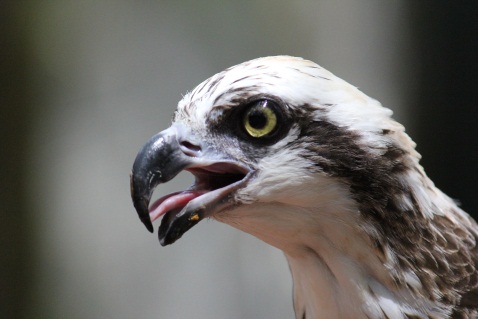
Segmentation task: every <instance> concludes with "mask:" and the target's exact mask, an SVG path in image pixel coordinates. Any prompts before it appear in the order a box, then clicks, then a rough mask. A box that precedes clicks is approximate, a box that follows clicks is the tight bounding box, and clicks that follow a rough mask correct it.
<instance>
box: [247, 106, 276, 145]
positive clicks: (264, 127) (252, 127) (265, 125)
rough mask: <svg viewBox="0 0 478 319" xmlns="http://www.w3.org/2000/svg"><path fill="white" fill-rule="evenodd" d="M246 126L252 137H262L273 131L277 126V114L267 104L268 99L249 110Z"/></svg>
mask: <svg viewBox="0 0 478 319" xmlns="http://www.w3.org/2000/svg"><path fill="white" fill-rule="evenodd" d="M243 124H244V128H245V129H246V131H247V133H248V134H249V135H250V136H252V137H262V136H265V135H267V134H269V133H271V132H272V131H273V130H274V129H275V128H276V126H277V116H276V114H275V113H274V111H273V110H272V109H271V108H270V107H268V106H267V101H262V102H261V103H258V104H255V105H254V106H252V107H251V108H250V109H249V110H247V112H246V114H245V116H244V120H243Z"/></svg>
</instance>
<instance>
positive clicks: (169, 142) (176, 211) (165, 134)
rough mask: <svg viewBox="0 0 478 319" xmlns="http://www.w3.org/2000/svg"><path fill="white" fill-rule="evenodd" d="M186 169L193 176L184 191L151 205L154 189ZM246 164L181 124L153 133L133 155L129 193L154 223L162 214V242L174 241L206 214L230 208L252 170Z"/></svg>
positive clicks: (143, 216)
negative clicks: (136, 153) (134, 156)
mask: <svg viewBox="0 0 478 319" xmlns="http://www.w3.org/2000/svg"><path fill="white" fill-rule="evenodd" d="M183 170H187V171H189V172H191V173H192V174H193V175H194V176H195V182H194V184H193V185H192V186H191V187H190V188H189V189H187V190H185V191H180V192H175V193H172V194H169V195H166V196H163V197H161V198H160V199H158V200H157V201H156V202H155V203H153V204H152V205H151V206H150V200H151V196H152V194H153V191H154V189H155V188H156V186H158V185H159V184H161V183H166V182H168V181H170V180H171V179H173V178H174V177H175V176H176V175H178V174H179V173H180V172H181V171H183ZM252 172H253V171H252V170H251V169H250V168H249V167H248V166H246V165H245V164H243V163H241V162H238V161H237V160H234V159H231V158H230V157H229V156H228V155H227V154H225V153H224V152H220V151H218V150H217V149H215V148H214V147H213V146H212V145H210V144H208V143H206V142H204V141H199V140H198V139H197V137H196V136H194V134H193V133H192V132H191V130H190V129H188V128H187V127H185V126H184V125H182V124H173V125H172V126H171V127H170V128H168V129H166V130H164V131H162V132H160V133H158V134H156V135H154V136H153V137H152V138H151V139H150V140H149V141H148V142H146V144H145V145H144V146H143V148H142V149H141V150H140V151H139V153H138V155H137V156H136V160H135V161H134V164H133V170H132V172H131V180H130V181H131V198H132V200H133V204H134V207H135V208H136V211H137V213H138V216H139V218H140V219H141V221H142V222H143V224H144V225H145V226H146V228H147V229H148V230H149V231H150V232H153V230H154V229H153V224H152V222H153V221H154V220H156V219H157V218H159V217H161V216H163V215H164V217H163V219H162V221H161V225H160V227H159V230H158V237H159V241H160V243H161V245H162V246H166V245H169V244H172V243H174V242H175V241H176V240H177V239H179V238H180V237H181V236H182V235H183V234H184V233H186V232H187V231H188V230H189V229H190V228H191V227H193V226H194V225H196V224H197V223H198V222H200V221H201V220H202V219H204V218H205V217H209V216H211V215H213V214H214V213H216V212H219V211H223V210H225V209H227V208H230V207H232V206H233V205H234V204H235V203H234V199H233V196H232V195H233V193H234V191H236V190H237V189H239V188H241V187H243V186H244V185H245V184H246V183H247V181H248V180H249V178H250V177H251V175H252Z"/></svg>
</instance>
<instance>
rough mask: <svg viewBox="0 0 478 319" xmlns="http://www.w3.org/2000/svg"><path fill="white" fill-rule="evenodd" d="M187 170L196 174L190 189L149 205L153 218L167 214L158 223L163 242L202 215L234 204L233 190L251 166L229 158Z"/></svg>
mask: <svg viewBox="0 0 478 319" xmlns="http://www.w3.org/2000/svg"><path fill="white" fill-rule="evenodd" d="M185 170H186V171H189V172H191V173H192V174H193V175H194V177H195V181H194V184H193V185H192V186H191V187H189V188H188V189H187V190H184V191H179V192H174V193H171V194H168V195H165V196H163V197H161V198H159V199H157V200H156V201H155V202H154V203H153V204H152V205H151V206H150V207H149V216H150V219H151V221H152V222H153V221H155V220H157V219H159V218H160V217H161V216H163V215H164V217H163V219H162V221H161V226H160V227H159V237H160V241H161V243H162V244H164V245H167V244H169V243H172V242H173V241H175V240H177V239H178V238H179V237H177V238H176V236H181V235H182V234H183V233H184V232H185V231H186V230H187V229H189V228H191V227H192V226H194V225H195V224H196V223H198V222H199V221H201V220H202V219H204V218H206V217H210V216H211V215H213V214H214V213H216V212H219V211H223V210H224V209H227V208H229V207H232V206H233V205H234V200H233V197H232V193H233V192H234V191H235V190H237V189H239V188H241V187H242V186H243V185H244V184H245V183H246V182H247V180H248V179H249V178H250V175H251V172H250V170H249V169H248V168H246V167H242V166H239V165H237V164H233V163H227V162H225V163H215V164H211V165H207V166H191V167H187V168H185ZM173 224H174V225H173ZM178 225H179V226H178ZM176 230H180V232H179V231H176Z"/></svg>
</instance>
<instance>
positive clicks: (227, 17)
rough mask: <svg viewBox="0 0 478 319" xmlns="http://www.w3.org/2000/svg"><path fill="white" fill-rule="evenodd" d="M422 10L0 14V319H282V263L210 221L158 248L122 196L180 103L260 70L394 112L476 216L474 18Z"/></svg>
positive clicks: (78, 5)
mask: <svg viewBox="0 0 478 319" xmlns="http://www.w3.org/2000/svg"><path fill="white" fill-rule="evenodd" d="M418 3H419V4H418ZM433 3H434V4H427V2H425V1H423V2H407V1H379V0H375V1H372V0H368V1H354V0H340V1H332V0H331V1H242V2H240V1H136V2H133V1H125V0H121V1H89V0H88V1H69V0H66V1H59V0H52V1H41V2H40V1H37V2H34V1H24V2H15V1H4V2H2V4H0V27H1V30H0V31H1V41H2V43H1V57H2V60H1V64H0V66H1V71H2V74H1V81H2V82H1V84H2V86H1V88H2V91H1V92H2V93H1V95H0V98H1V103H2V104H1V110H2V113H1V122H0V124H1V128H0V129H1V130H0V132H1V134H2V149H1V150H0V152H1V162H0V164H1V168H2V171H1V172H2V180H1V181H0V183H1V184H0V185H1V197H0V200H1V202H0V204H1V207H0V209H1V211H0V214H1V215H0V217H1V220H0V233H1V237H0V239H1V242H0V248H1V249H2V251H1V264H0V271H1V279H0V285H1V286H0V289H1V292H0V296H1V300H0V317H1V318H168V319H174V318H178V319H179V318H195V319H201V318H237V319H239V318H271V319H272V318H275V319H279V318H284V319H285V318H292V317H293V311H292V298H291V284H292V283H291V279H290V275H289V271H288V267H287V264H286V261H285V258H284V257H283V256H282V254H281V252H279V251H278V250H276V249H274V248H271V247H268V246H267V245H265V244H264V243H262V242H260V241H259V240H257V239H255V238H252V237H251V236H248V235H246V234H243V233H240V232H239V231H236V230H234V229H232V228H230V227H227V226H225V225H222V224H220V223H218V222H214V221H204V222H202V223H200V224H199V225H198V226H196V227H194V228H193V229H192V230H191V231H190V232H188V233H187V234H186V235H185V236H184V237H183V238H182V239H181V240H180V241H178V242H177V243H176V244H174V245H173V246H169V247H167V248H162V247H160V245H159V243H158V241H157V237H156V234H155V235H151V234H149V233H148V232H147V231H146V230H145V229H144V227H143V225H142V224H141V223H140V221H139V219H138V218H137V216H136V214H135V212H134V210H133V207H132V204H131V201H130V195H129V176H128V175H129V172H130V169H131V166H132V163H133V160H134V158H135V156H136V153H137V151H138V150H139V148H140V147H141V146H142V144H143V143H144V142H145V141H146V140H147V139H148V138H149V137H150V136H152V135H153V134H155V133H156V132H157V131H160V130H162V129H164V128H166V127H167V126H168V125H169V124H170V121H171V117H172V114H173V111H174V109H175V107H176V104H177V102H178V101H179V100H180V99H181V94H184V93H186V92H187V91H188V90H191V89H193V88H194V86H195V85H196V84H198V83H199V82H201V81H202V80H204V79H206V78H207V77H209V76H211V75H213V74H214V73H216V72H219V71H221V70H223V69H224V68H226V67H229V66H231V65H234V64H237V63H240V62H243V61H245V60H248V59H252V58H256V57H260V56H267V55H277V54H288V55H296V56H302V57H304V58H308V59H311V60H313V61H315V62H317V63H319V64H320V65H322V66H323V67H325V68H327V69H329V70H330V71H332V72H333V73H335V74H336V75H338V76H339V77H342V78H344V79H345V80H346V81H348V82H350V83H352V84H354V85H356V86H358V87H359V88H360V89H362V90H363V91H364V92H365V93H366V94H368V95H370V96H372V97H374V98H376V99H378V100H379V101H381V102H382V104H383V105H385V106H387V107H389V108H391V109H393V110H394V112H395V117H396V118H397V119H398V120H399V121H401V122H402V123H404V124H406V126H407V129H408V131H409V132H410V134H411V135H412V137H413V138H414V139H415V141H417V142H418V145H419V147H418V149H419V151H420V152H421V153H422V154H424V161H423V162H422V163H424V165H425V168H426V169H427V168H429V167H430V169H429V170H428V172H429V174H430V175H432V178H433V179H434V180H435V181H436V183H437V185H438V186H439V187H441V188H443V189H445V191H446V192H448V193H449V194H450V195H451V196H452V197H454V198H459V199H460V200H461V201H462V203H463V207H464V208H465V209H466V210H468V211H470V212H476V207H477V206H478V205H477V200H476V196H475V193H476V191H475V189H474V188H473V182H474V181H475V180H476V178H477V177H478V174H477V166H476V162H478V159H477V158H478V156H477V154H478V147H477V142H476V138H477V136H478V134H477V129H476V126H477V125H476V121H477V119H478V118H477V111H476V102H477V99H476V95H477V94H476V91H477V89H476V83H477V82H476V78H477V76H476V75H477V73H478V72H477V63H476V61H475V59H476V56H477V50H476V43H477V42H478V41H476V40H477V39H476V34H477V28H476V24H475V23H474V22H473V20H474V18H473V17H475V18H476V14H475V13H476V4H473V5H472V2H470V5H469V6H468V7H467V6H466V5H460V6H459V7H458V6H455V5H451V4H446V3H445V2H443V3H442V2H439V1H436V2H433ZM191 180H192V179H191V177H190V176H189V175H188V174H182V175H181V176H180V178H178V179H177V180H174V181H173V182H171V183H168V184H167V185H164V186H161V187H160V188H159V191H158V192H157V193H162V194H164V193H167V192H172V191H177V190H179V189H182V188H184V187H186V186H188V185H189V183H191ZM156 226H157V225H156Z"/></svg>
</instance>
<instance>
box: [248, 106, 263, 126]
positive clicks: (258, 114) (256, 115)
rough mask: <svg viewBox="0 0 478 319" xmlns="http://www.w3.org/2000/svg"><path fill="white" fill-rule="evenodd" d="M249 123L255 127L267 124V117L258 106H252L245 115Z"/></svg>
mask: <svg viewBox="0 0 478 319" xmlns="http://www.w3.org/2000/svg"><path fill="white" fill-rule="evenodd" d="M247 118H248V120H249V125H250V126H251V127H253V128H255V129H261V128H264V127H265V126H266V124H267V118H266V116H265V115H264V113H263V112H262V110H261V109H260V108H254V109H253V110H251V111H250V112H249V114H248V115H247Z"/></svg>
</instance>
